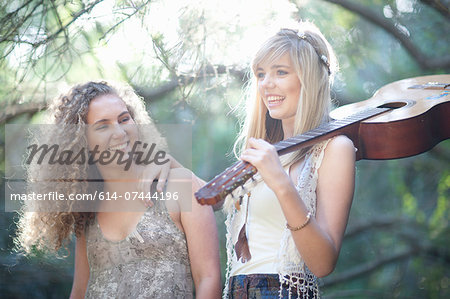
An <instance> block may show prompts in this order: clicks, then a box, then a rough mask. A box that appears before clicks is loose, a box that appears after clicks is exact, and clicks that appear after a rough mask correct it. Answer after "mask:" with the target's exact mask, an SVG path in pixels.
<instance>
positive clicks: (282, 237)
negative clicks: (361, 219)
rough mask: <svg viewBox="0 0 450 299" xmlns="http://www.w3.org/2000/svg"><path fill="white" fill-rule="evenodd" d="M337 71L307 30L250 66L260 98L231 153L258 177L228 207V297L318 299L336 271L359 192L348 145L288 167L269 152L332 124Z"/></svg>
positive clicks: (265, 48)
mask: <svg viewBox="0 0 450 299" xmlns="http://www.w3.org/2000/svg"><path fill="white" fill-rule="evenodd" d="M335 65H336V59H335V56H334V53H333V50H332V49H331V47H330V45H329V43H328V42H327V41H326V39H325V38H324V37H323V35H322V34H321V33H320V31H319V30H318V29H317V27H315V26H314V25H313V24H311V23H308V22H302V23H300V24H298V27H296V28H292V29H281V30H280V31H279V32H278V33H276V34H275V35H274V36H272V37H270V38H269V39H268V40H267V41H266V42H265V43H264V44H263V45H262V46H261V47H260V49H259V51H258V52H257V54H256V56H255V58H254V60H253V62H252V71H253V75H254V78H253V79H252V80H253V83H254V84H255V85H254V91H255V92H254V93H253V96H251V97H250V98H249V99H248V100H247V104H248V107H247V114H246V116H245V122H244V127H243V128H242V132H241V135H240V136H239V138H238V140H237V142H236V144H235V149H237V150H238V156H239V157H240V159H242V160H243V161H247V162H249V163H251V164H253V165H254V166H255V167H256V168H257V170H258V177H257V179H256V186H254V187H251V188H250V192H249V193H248V195H246V196H245V197H244V198H243V200H242V202H241V204H239V203H236V204H232V203H233V202H232V201H231V200H229V202H226V203H225V207H226V208H227V209H228V217H227V253H228V266H227V282H226V288H225V290H224V296H225V297H228V298H259V297H263V298H317V297H319V290H318V284H317V277H323V276H326V275H328V274H330V273H331V272H332V271H333V269H334V267H335V265H336V261H337V258H338V255H339V250H340V248H341V243H342V238H343V235H344V231H345V227H346V225H347V220H348V214H349V211H350V206H351V202H352V198H353V191H354V175H355V173H354V168H355V148H354V146H353V144H352V142H351V140H350V139H348V138H347V137H345V136H337V137H335V138H332V139H330V140H327V141H325V142H321V143H319V144H316V145H314V146H312V147H310V148H308V149H306V150H302V151H299V152H295V153H293V154H290V155H288V156H283V157H282V158H280V157H279V156H278V155H277V153H276V150H275V148H274V146H273V145H272V144H273V143H276V142H278V141H281V140H284V139H287V138H289V137H292V136H294V135H297V134H301V133H303V132H306V131H308V130H311V129H313V128H316V127H318V126H319V125H320V124H322V123H324V122H327V121H328V113H329V110H330V105H331V99H330V85H331V83H332V78H333V76H334V75H335V72H336V66H335ZM240 232H241V234H240ZM242 232H243V234H242ZM243 236H245V237H243ZM238 242H239V246H236V244H237V243H238ZM243 243H247V244H246V245H242V244H243ZM246 248H248V250H245V249H246Z"/></svg>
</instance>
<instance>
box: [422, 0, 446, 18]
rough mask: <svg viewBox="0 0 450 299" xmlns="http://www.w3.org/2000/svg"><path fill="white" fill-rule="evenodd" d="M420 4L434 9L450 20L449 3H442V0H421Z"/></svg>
mask: <svg viewBox="0 0 450 299" xmlns="http://www.w3.org/2000/svg"><path fill="white" fill-rule="evenodd" d="M420 2H422V3H423V4H426V5H429V6H431V7H433V8H434V9H435V10H436V11H437V12H439V13H440V14H441V15H442V16H444V17H446V18H447V19H450V9H449V3H448V2H449V1H447V3H442V1H440V0H420Z"/></svg>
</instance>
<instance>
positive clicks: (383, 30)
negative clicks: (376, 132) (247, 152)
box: [0, 0, 450, 298]
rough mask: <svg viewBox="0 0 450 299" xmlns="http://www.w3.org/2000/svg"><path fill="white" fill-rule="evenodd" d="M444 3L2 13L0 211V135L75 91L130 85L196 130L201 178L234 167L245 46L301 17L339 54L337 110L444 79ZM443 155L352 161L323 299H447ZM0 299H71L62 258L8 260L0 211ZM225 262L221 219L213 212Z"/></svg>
mask: <svg viewBox="0 0 450 299" xmlns="http://www.w3.org/2000/svg"><path fill="white" fill-rule="evenodd" d="M449 6H450V5H449V1H448V0H442V1H438V0H434V1H433V0H391V1H380V0H372V1H368V0H362V1H355V0H353V1H352V0H348V1H344V0H341V1H339V0H334V1H329V0H316V1H307V0H298V1H285V0H277V1H275V0H260V1H256V0H251V1H250V0H249V1H238V0H228V1H218V0H211V1H206V0H205V1H201V0H194V1H182V0H178V1H176V0H159V1H157V0H153V1H152V0H147V1H143V0H135V1H130V0H122V1H121V0H95V1H92V0H91V1H87V0H71V1H68V0H53V1H50V0H16V1H6V0H2V1H0V82H1V84H0V107H1V111H0V122H1V125H2V126H1V128H0V130H1V135H0V151H1V152H2V155H1V160H0V165H1V170H0V171H1V172H2V174H1V180H2V190H1V193H0V194H1V201H2V206H3V202H4V200H5V199H4V188H5V179H4V177H5V175H4V173H5V160H4V159H5V157H4V150H5V140H4V139H5V138H4V137H5V124H12V123H15V124H28V123H39V121H40V118H41V115H42V113H41V111H42V110H43V109H44V108H45V103H46V101H48V100H49V99H51V98H53V97H54V96H56V95H58V94H60V93H61V92H63V91H64V90H67V88H68V86H71V85H73V84H74V83H78V82H84V81H87V80H97V79H106V80H114V81H119V82H126V83H129V84H130V85H132V86H133V87H134V88H135V89H136V91H137V92H138V93H139V94H140V95H141V96H142V97H143V98H144V100H145V101H146V104H147V108H148V109H149V112H150V113H151V115H152V117H153V118H154V120H155V121H156V122H157V123H160V124H188V125H191V126H192V132H193V143H192V153H193V154H192V169H193V171H194V172H195V173H196V174H197V175H198V176H200V177H202V178H204V179H206V180H208V179H211V178H212V177H214V176H215V175H216V174H217V173H219V172H221V171H222V170H223V169H224V168H226V167H227V166H228V165H230V164H231V163H232V162H233V161H234V159H235V158H234V157H233V155H232V154H231V150H232V144H233V141H234V138H235V137H236V133H237V130H238V128H239V119H238V118H237V115H236V113H235V112H236V111H235V110H236V109H233V108H236V107H238V106H239V104H240V103H241V99H242V98H243V95H244V93H245V87H246V85H245V83H246V80H247V78H248V66H249V62H250V59H251V56H252V53H253V51H255V46H256V45H257V44H258V43H259V42H261V41H262V40H263V39H264V37H266V36H267V35H268V34H270V33H271V32H273V31H274V30H276V29H278V28H280V27H282V26H286V24H287V25H288V24H289V22H293V21H295V20H300V19H308V20H311V21H313V22H314V23H316V25H318V27H319V28H321V29H322V31H323V33H324V34H325V36H327V37H328V39H329V41H330V43H331V44H332V45H333V47H334V48H335V50H336V52H337V55H338V58H339V60H340V66H341V71H340V73H339V75H338V76H337V80H336V82H335V85H334V88H333V97H334V98H335V99H336V103H337V105H345V104H349V103H353V102H357V101H361V100H365V99H368V98H370V97H371V96H372V95H373V94H374V92H375V91H376V90H377V89H379V88H380V87H382V86H383V85H386V84H388V83H390V82H393V81H396V80H400V79H404V78H409V77H415V76H423V75H431V74H443V73H449V70H450V56H449V54H448V53H449V38H448V37H449V36H450V26H449V19H450V13H449ZM449 162H450V143H449V141H448V140H447V141H443V142H441V143H440V144H438V145H437V146H436V147H434V148H433V149H432V150H431V151H429V152H427V153H424V154H421V155H418V156H414V157H410V158H405V159H399V160H391V161H360V162H358V163H357V185H356V191H355V197H354V203H353V207H352V211H351V216H350V220H349V225H348V228H347V231H346V236H345V240H344V244H343V247H342V250H341V255H340V258H339V261H338V265H337V268H336V270H335V271H334V272H333V273H332V274H331V275H329V276H328V277H326V278H324V279H322V282H321V284H322V291H323V295H324V298H448V297H449V296H450V291H449V283H450V281H449V270H448V269H449V268H450V267H449V264H450V256H449V249H448V243H449V228H448V219H449V202H448V199H449V197H450V191H449V190H450V168H449V165H450V163H449ZM0 213H1V217H0V273H1V277H2V279H1V280H0V293H1V294H2V295H1V296H2V297H4V298H28V297H34V298H59V297H68V295H69V293H70V287H71V283H72V275H73V247H72V248H71V253H72V254H71V255H70V256H69V257H68V258H65V259H64V258H55V257H49V256H46V255H45V254H44V253H36V257H33V258H25V257H23V256H20V255H17V254H16V253H15V252H13V251H12V247H13V244H12V236H13V235H14V232H15V222H16V220H17V215H16V214H15V213H6V212H0ZM216 218H217V224H218V228H219V232H220V236H221V250H222V251H221V256H222V264H223V265H224V263H225V258H226V256H225V254H224V247H225V246H224V226H223V221H224V216H223V214H222V212H220V211H219V212H216Z"/></svg>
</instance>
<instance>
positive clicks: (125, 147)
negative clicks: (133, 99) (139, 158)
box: [87, 94, 139, 159]
mask: <svg viewBox="0 0 450 299" xmlns="http://www.w3.org/2000/svg"><path fill="white" fill-rule="evenodd" d="M87 124H88V129H87V139H88V143H89V148H90V149H94V147H95V146H98V151H99V152H104V151H109V152H111V157H112V156H113V155H114V154H115V152H116V151H121V152H124V156H123V158H124V159H126V158H128V152H130V151H131V149H132V147H133V145H134V143H135V142H136V141H137V139H138V135H139V134H138V130H137V127H136V124H135V122H134V120H133V118H132V117H131V114H130V112H129V111H128V108H127V106H126V104H125V102H124V101H123V100H122V99H121V98H119V97H118V96H117V95H115V94H106V95H101V96H99V97H96V98H95V99H93V100H92V101H91V102H90V103H89V111H88V113H87Z"/></svg>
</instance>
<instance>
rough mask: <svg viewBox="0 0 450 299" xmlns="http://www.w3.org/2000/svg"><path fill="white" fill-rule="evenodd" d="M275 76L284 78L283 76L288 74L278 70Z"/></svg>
mask: <svg viewBox="0 0 450 299" xmlns="http://www.w3.org/2000/svg"><path fill="white" fill-rule="evenodd" d="M277 74H278V75H280V76H284V75H287V74H288V72H286V71H283V70H278V71H277Z"/></svg>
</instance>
